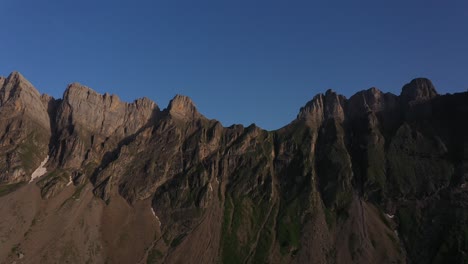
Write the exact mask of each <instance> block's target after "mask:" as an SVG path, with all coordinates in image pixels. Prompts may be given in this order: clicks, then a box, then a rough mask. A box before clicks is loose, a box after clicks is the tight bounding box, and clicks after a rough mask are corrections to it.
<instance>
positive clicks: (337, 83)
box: [0, 0, 468, 129]
mask: <svg viewBox="0 0 468 264" xmlns="http://www.w3.org/2000/svg"><path fill="white" fill-rule="evenodd" d="M0 28H1V31H0V33H1V35H0V36H1V37H0V55H1V57H0V75H3V76H5V75H8V74H9V73H10V72H11V71H14V70H17V71H20V72H21V73H23V75H25V77H26V78H28V79H29V80H30V81H31V82H32V83H33V84H34V85H35V86H36V87H37V88H38V89H39V90H40V91H41V92H43V93H48V94H51V95H53V96H54V97H61V96H62V93H63V91H64V89H65V88H66V85H67V84H68V83H71V82H80V83H82V84H85V85H87V86H89V87H91V88H93V89H95V90H96V91H98V92H101V93H104V92H110V93H113V94H117V95H119V96H120V98H121V99H122V100H124V101H133V100H134V99H136V98H138V97H143V96H146V97H149V98H151V99H152V100H154V101H155V102H156V103H157V104H158V105H159V106H160V107H161V108H165V107H166V106H167V104H168V102H169V100H170V99H171V98H172V97H173V96H174V95H175V94H177V93H179V94H184V95H188V96H190V97H191V98H192V99H193V100H194V102H195V104H196V105H197V107H198V109H199V110H200V112H202V113H203V114H204V115H205V116H207V117H208V118H215V119H218V120H220V121H221V122H222V123H223V125H225V126H229V125H231V124H233V123H241V124H244V125H249V124H250V123H256V124H257V125H259V126H261V127H263V128H266V129H276V128H279V127H281V126H283V125H286V124H287V123H289V122H290V121H292V120H293V119H294V118H295V116H296V114H297V113H298V110H299V108H300V107H301V106H303V105H304V104H305V103H306V102H307V101H309V100H310V99H311V98H312V97H313V96H314V95H315V94H317V93H321V92H324V91H325V90H326V89H328V88H332V89H334V90H336V91H338V92H339V93H342V94H344V95H346V96H348V97H349V96H350V95H352V94H353V93H355V92H356V91H358V90H362V89H367V88H370V87H372V86H375V87H378V88H379V89H381V90H383V91H389V92H393V93H397V94H399V93H400V90H401V87H402V85H404V84H405V83H406V82H408V81H410V80H411V79H412V78H415V77H421V76H423V77H428V78H430V79H431V80H432V81H433V82H434V84H435V85H436V87H437V89H438V91H439V92H440V93H447V92H456V91H466V90H467V88H468V1H464V0H460V1H450V0H446V1H441V0H437V1H431V0H422V1H416V0H415V1H412V0H410V1H408V0H406V1H383V0H382V1H379V0H377V1H376V0H373V1H349V0H346V1H293V0H291V1H273V0H265V1H255V0H248V1H244V0H213V1H205V0H196V1H195V0H187V1H178V0H160V1H157V0H153V1H117V0H112V1H103V0H93V1H88V0H81V1H76V0H59V1H58V0H54V1H37V0H28V1H25V0H15V1H2V3H1V15H0Z"/></svg>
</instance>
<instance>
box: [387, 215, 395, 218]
mask: <svg viewBox="0 0 468 264" xmlns="http://www.w3.org/2000/svg"><path fill="white" fill-rule="evenodd" d="M386 215H387V217H388V218H390V219H393V217H395V215H391V214H386Z"/></svg>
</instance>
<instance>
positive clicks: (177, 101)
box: [168, 94, 201, 121]
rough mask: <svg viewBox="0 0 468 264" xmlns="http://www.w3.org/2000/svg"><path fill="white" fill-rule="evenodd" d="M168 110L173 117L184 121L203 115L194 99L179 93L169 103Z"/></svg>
mask: <svg viewBox="0 0 468 264" xmlns="http://www.w3.org/2000/svg"><path fill="white" fill-rule="evenodd" d="M168 111H169V114H170V115H171V116H172V117H174V118H177V119H180V120H184V121H188V120H193V119H196V118H199V117H200V116H201V115H200V113H198V110H197V108H196V107H195V104H194V103H193V102H192V99H190V98H189V97H187V96H184V95H179V94H178V95H176V96H175V97H174V98H173V99H172V100H171V102H170V103H169V106H168Z"/></svg>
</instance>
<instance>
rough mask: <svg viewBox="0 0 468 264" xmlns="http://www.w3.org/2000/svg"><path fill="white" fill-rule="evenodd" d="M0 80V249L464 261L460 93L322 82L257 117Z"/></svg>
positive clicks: (118, 259)
mask: <svg viewBox="0 0 468 264" xmlns="http://www.w3.org/2000/svg"><path fill="white" fill-rule="evenodd" d="M0 87H1V89H0V112H1V113H2V114H1V116H0V118H1V123H0V135H1V136H0V144H1V145H0V146H1V147H0V161H1V164H0V165H1V166H0V181H1V183H2V184H1V185H0V195H1V196H0V201H1V202H0V219H1V220H2V221H0V236H1V239H2V243H3V245H5V246H2V249H1V250H0V259H8V260H11V261H14V260H17V259H18V257H19V256H23V258H22V260H21V261H23V260H24V261H25V263H40V262H41V261H42V262H44V261H46V262H64V261H69V262H83V261H85V262H86V261H88V262H90V263H105V262H106V261H107V262H109V263H160V262H165V263H172V262H184V263H217V262H223V263H240V262H248V263H261V262H270V263H284V262H299V263H406V262H408V263H449V262H451V263H463V261H465V262H466V261H468V259H467V255H466V254H467V253H466V252H468V240H467V239H468V238H467V234H468V229H467V228H466V222H467V221H468V213H467V212H468V210H467V209H468V186H466V183H465V182H466V181H467V180H468V174H467V171H468V155H467V150H468V136H467V135H468V123H467V122H466V120H467V119H466V118H467V117H468V107H467V106H468V93H460V94H454V95H439V94H437V92H436V90H435V88H434V86H433V85H432V83H431V82H430V81H429V80H427V79H415V80H413V81H411V82H410V83H409V84H407V85H405V86H404V87H403V89H402V93H401V95H400V96H396V95H393V94H389V93H383V92H381V91H379V90H378V89H376V88H371V89H369V90H366V91H362V92H359V93H357V94H355V95H354V96H352V97H351V98H349V99H347V98H345V97H344V96H342V95H339V94H337V93H335V92H333V91H331V90H329V91H327V92H326V93H325V94H319V95H317V96H315V97H314V98H313V99H312V100H311V101H310V102H308V103H307V104H306V105H305V106H304V107H303V108H301V110H300V112H299V114H298V116H297V118H296V119H295V120H294V121H292V122H291V123H290V124H289V125H287V126H285V127H283V128H281V129H279V130H277V131H265V130H263V129H261V128H258V127H256V126H254V125H251V126H249V127H243V126H240V125H237V126H231V127H228V128H225V127H223V126H222V125H221V124H220V123H219V122H218V121H216V120H209V119H207V118H205V117H204V116H203V115H201V114H200V113H199V112H198V111H197V109H196V107H195V105H194V104H193V102H192V101H191V100H190V98H188V97H185V96H180V95H178V96H176V97H175V98H174V99H173V100H172V101H171V102H170V104H169V106H168V107H167V108H166V109H164V110H160V109H159V107H158V106H157V105H156V104H155V103H154V102H152V101H150V100H149V99H139V100H136V101H135V102H133V103H130V104H128V103H124V102H121V101H120V100H119V99H118V97H116V96H114V95H112V96H110V95H108V94H105V95H100V94H98V93H96V92H94V91H93V90H91V89H89V88H87V87H84V86H82V85H79V84H71V85H70V86H69V87H68V88H67V90H66V91H65V93H64V96H63V99H58V100H56V99H54V98H51V97H48V96H46V95H43V96H40V95H39V93H38V92H37V91H36V89H35V88H34V87H33V86H32V85H31V84H30V83H29V82H27V81H26V80H25V79H24V78H23V77H22V76H21V75H20V74H19V73H13V74H11V75H10V76H9V77H8V78H0ZM28 151H29V152H28ZM46 157H48V159H46ZM41 162H43V163H45V164H43V167H44V169H46V170H47V172H46V173H45V174H43V175H42V176H40V177H39V178H38V179H36V178H34V179H33V181H32V183H30V184H23V182H24V183H27V182H29V181H30V180H31V177H32V176H31V175H33V174H34V173H35V174H34V175H36V176H37V175H39V173H38V172H37V171H38V170H36V169H37V168H38V167H40V168H41V166H40V165H41ZM33 172H34V173H33ZM12 206H14V207H15V208H17V209H15V210H10V209H11V208H13V207H12ZM7 226H8V227H9V228H6V227H7Z"/></svg>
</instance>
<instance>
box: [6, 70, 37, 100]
mask: <svg viewBox="0 0 468 264" xmlns="http://www.w3.org/2000/svg"><path fill="white" fill-rule="evenodd" d="M20 94H25V96H26V97H31V96H32V97H35V98H39V97H40V93H39V92H38V91H37V90H36V88H34V86H33V85H32V84H31V83H30V82H29V81H28V80H26V78H24V77H23V75H21V73H19V72H12V73H11V74H10V75H9V76H8V77H7V78H6V79H4V81H3V85H2V88H1V90H0V103H1V104H4V103H5V102H6V101H8V100H9V99H10V98H11V97H20Z"/></svg>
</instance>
